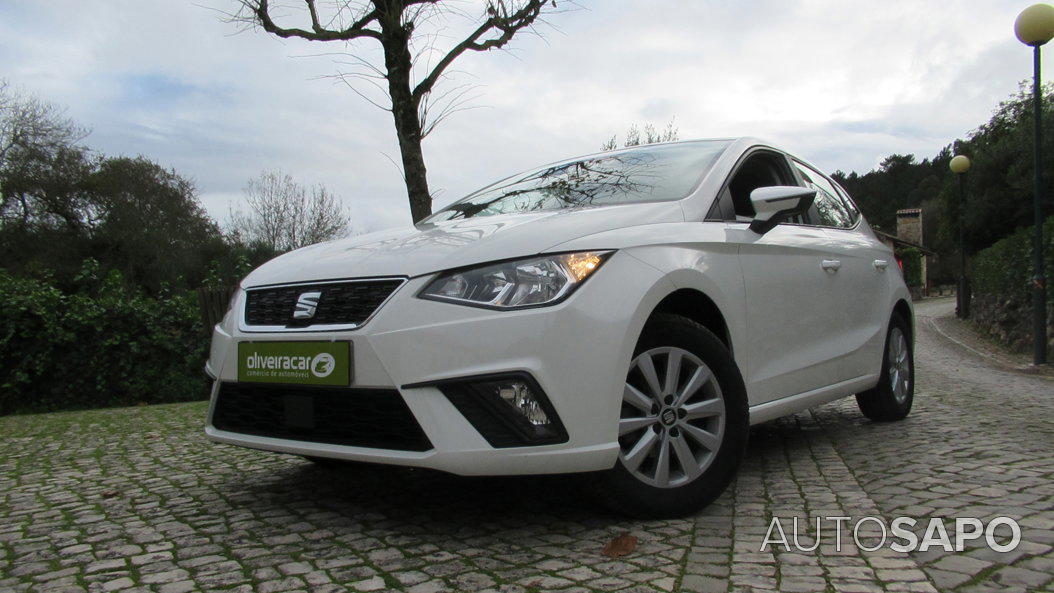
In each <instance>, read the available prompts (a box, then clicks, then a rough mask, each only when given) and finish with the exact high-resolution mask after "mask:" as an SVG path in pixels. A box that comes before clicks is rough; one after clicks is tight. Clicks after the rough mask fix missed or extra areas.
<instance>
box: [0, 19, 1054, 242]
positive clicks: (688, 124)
mask: <svg viewBox="0 0 1054 593" xmlns="http://www.w3.org/2000/svg"><path fill="white" fill-rule="evenodd" d="M579 3H580V5H581V6H582V7H583V9H582V10H578V11H575V12H570V13H564V14H558V15H555V16H553V17H551V19H550V20H551V23H552V27H545V26H543V27H542V28H541V29H540V31H541V32H542V33H543V34H544V39H543V38H539V37H537V36H527V35H525V36H522V37H520V38H517V39H515V40H514V41H513V42H512V44H511V46H510V48H511V51H508V52H491V53H488V54H474V55H470V56H468V57H467V58H466V59H464V60H462V61H460V62H459V63H458V64H457V66H456V68H457V69H458V70H459V71H460V73H459V74H457V75H456V77H455V78H454V80H453V81H452V82H446V83H445V84H447V85H457V84H461V83H474V84H477V85H478V87H477V90H478V94H479V98H478V99H477V100H476V101H475V102H474V105H476V106H478V108H477V109H473V110H470V111H465V112H461V113H458V114H456V115H454V116H453V118H451V119H449V120H448V121H447V122H445V123H444V125H443V126H442V127H440V128H439V129H438V130H437V131H436V132H435V133H434V134H433V135H432V136H429V137H428V138H427V140H426V141H425V147H424V148H425V158H426V162H427V164H428V169H429V180H430V184H431V188H432V190H433V192H435V193H437V194H438V197H437V204H445V203H447V202H450V201H452V200H454V199H455V198H457V197H460V196H462V195H464V194H466V193H468V192H469V191H472V190H474V189H476V188H478V187H480V186H482V185H485V184H487V183H489V182H490V181H493V180H495V179H497V178H500V177H503V176H505V175H508V174H511V173H514V172H516V171H519V170H522V169H526V168H530V167H532V166H534V165H539V164H543V163H545V162H548V161H552V160H556V159H559V158H562V157H567V156H573V155H576V154H584V153H590V152H595V151H597V150H598V149H599V148H600V145H601V143H602V142H603V141H604V140H605V139H607V138H608V137H610V136H611V135H612V134H614V133H618V134H619V135H620V136H622V135H623V133H624V131H625V129H626V128H627V126H628V125H630V124H632V123H638V124H641V123H648V122H651V123H654V124H655V125H656V126H657V127H662V126H663V125H664V124H665V123H666V122H668V121H669V120H671V119H672V118H676V126H677V128H679V131H680V136H681V138H682V139H686V138H702V137H718V136H740V135H754V136H761V137H763V138H766V139H770V140H772V141H773V142H776V143H778V144H779V145H781V146H783V147H786V148H787V149H789V150H791V151H792V152H796V153H798V154H800V155H802V156H804V157H805V158H807V159H810V160H812V161H814V162H815V163H817V164H818V165H820V166H821V167H822V168H824V169H826V170H827V171H834V170H836V169H841V170H844V171H852V170H855V171H859V172H864V171H867V170H870V169H872V168H873V167H874V166H875V165H876V164H877V163H878V162H879V161H880V160H881V159H882V157H883V156H885V155H888V154H890V153H915V154H916V155H919V156H920V157H922V156H932V155H933V154H935V153H936V152H937V151H938V150H939V149H940V148H941V147H942V146H944V145H946V144H948V143H949V142H951V141H952V140H954V139H956V138H961V137H964V136H965V135H966V134H967V133H969V131H970V130H972V129H974V128H976V127H977V125H978V124H980V123H982V122H984V121H986V120H987V119H988V117H989V116H990V114H991V112H992V110H993V109H994V108H995V106H996V105H997V104H998V103H999V101H1001V100H1002V99H1004V98H1006V97H1007V96H1008V95H1010V94H1011V93H1012V92H1013V91H1014V90H1015V89H1016V88H1017V85H1018V82H1019V81H1021V80H1023V79H1025V78H1027V77H1028V76H1030V73H1031V58H1030V55H1029V49H1028V48H1026V47H1025V46H1022V45H1021V44H1020V43H1018V41H1017V40H1016V39H1015V38H1014V35H1013V21H1014V18H1015V17H1016V15H1017V13H1018V12H1020V10H1022V9H1023V8H1025V7H1026V6H1027V5H1028V4H1029V2H1021V1H1011V0H962V1H955V0H942V1H940V2H934V1H931V0H905V1H896V0H885V1H883V2H873V1H862V0H861V1H858V0H803V1H795V0H780V1H775V0H756V1H753V0H579ZM234 4H235V0H198V1H196V2H190V1H187V0H92V1H91V2H83V1H82V0H47V1H40V0H0V64H3V67H2V68H0V77H4V78H7V79H8V81H9V82H10V83H12V84H13V85H15V86H16V87H17V88H19V89H21V90H23V91H25V92H27V93H30V94H34V95H37V96H39V97H40V98H43V99H46V100H48V101H51V102H53V103H55V104H58V105H61V106H64V107H65V108H67V110H68V114H69V115H70V116H71V117H73V118H74V119H75V120H77V121H78V122H80V123H81V124H83V125H85V126H87V127H89V128H90V129H91V130H92V133H91V136H89V138H88V139H87V141H86V142H87V144H88V145H89V146H91V147H92V148H94V149H96V150H98V151H100V152H102V153H105V154H109V155H132V156H134V155H137V154H142V155H145V156H147V157H149V158H151V159H153V160H155V161H157V162H159V163H161V164H162V165H164V166H166V167H173V168H175V169H176V170H177V171H179V172H180V173H181V174H183V175H184V176H186V177H189V178H191V179H193V180H194V181H195V182H196V184H197V186H198V188H199V190H200V193H201V199H202V201H203V203H204V204H205V206H206V208H207V209H208V210H209V212H210V213H212V215H213V216H215V217H216V218H218V219H220V220H223V219H225V218H226V217H227V213H228V210H229V207H230V205H231V204H234V205H235V206H236V205H237V203H238V201H239V200H240V199H241V191H242V188H243V187H244V185H245V182H246V180H247V179H248V178H249V177H251V176H254V175H256V174H258V173H259V172H260V171H261V170H263V169H279V168H280V169H282V170H283V171H285V172H287V173H290V174H292V175H293V176H294V177H296V178H297V179H298V180H300V181H302V182H305V183H316V182H322V183H324V184H325V185H326V186H327V187H328V188H330V189H331V190H333V191H334V192H335V193H337V194H338V195H339V196H341V197H342V198H343V199H344V201H345V202H346V203H347V204H348V205H349V207H350V208H351V209H352V214H353V217H354V219H355V221H356V222H355V225H356V229H357V230H359V231H366V230H377V229H382V228H387V227H392V226H399V225H405V224H409V208H408V206H407V205H406V198H405V190H404V188H403V185H402V180H401V177H400V173H399V171H398V169H397V168H396V167H395V166H394V165H393V164H392V162H391V161H390V160H389V157H390V158H392V159H395V160H398V149H397V147H396V143H395V134H394V129H393V127H392V124H391V115H390V114H389V113H387V112H384V111H381V110H379V109H377V108H376V107H373V106H372V105H370V104H369V103H367V102H365V101H364V100H362V99H360V98H359V97H358V96H356V95H355V94H354V93H353V92H351V91H350V90H349V89H348V88H347V87H345V86H343V85H342V84H339V83H337V82H335V81H334V80H333V79H332V78H327V75H332V74H334V73H335V72H337V71H338V70H340V69H341V68H342V67H341V66H340V65H339V64H336V63H335V61H340V60H344V59H346V58H341V57H340V56H339V55H337V56H334V55H321V54H324V53H330V54H333V53H337V54H339V53H340V52H343V51H347V50H351V51H356V50H358V49H359V48H363V49H365V50H366V51H367V52H372V51H373V47H372V46H371V45H370V44H371V43H374V42H373V41H372V40H364V41H362V42H359V44H357V45H353V46H351V47H350V48H345V47H344V46H338V45H332V44H318V43H308V42H297V41H283V40H279V39H277V38H274V37H272V36H269V35H267V34H265V33H263V32H260V31H256V32H253V31H246V32H242V33H238V32H237V31H238V28H237V27H236V26H234V25H232V24H230V23H226V22H224V21H223V20H222V18H221V15H219V14H218V13H217V12H216V11H215V10H210V7H211V8H213V9H232V8H233V7H234ZM476 4H477V2H475V1H474V0H467V1H466V2H463V3H462V4H461V6H462V7H463V8H464V9H465V10H467V11H469V12H470V13H473V14H475V13H477V12H478V10H477V9H476V8H475V5H476ZM561 6H562V4H561ZM467 24H468V23H467V22H464V21H457V20H454V21H451V22H448V23H446V26H447V27H448V28H447V29H446V31H445V33H446V34H447V35H448V36H450V37H452V36H454V35H456V34H457V33H458V32H459V31H461V30H463V28H464V27H465V26H467ZM450 42H451V39H445V40H441V43H450ZM369 55H375V54H373V53H369ZM1050 60H1054V55H1051V57H1050V58H1049V60H1048V62H1049V61H1050ZM345 69H346V68H345ZM1044 70H1045V76H1046V77H1049V76H1050V75H1051V73H1054V70H1047V69H1046V68H1045V69H1044ZM386 155H387V156H386Z"/></svg>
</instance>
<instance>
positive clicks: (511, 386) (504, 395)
mask: <svg viewBox="0 0 1054 593" xmlns="http://www.w3.org/2000/svg"><path fill="white" fill-rule="evenodd" d="M496 390H497V393H498V397H500V398H501V400H502V401H504V402H505V403H507V404H509V405H510V406H512V409H513V410H516V412H517V413H518V414H519V415H521V416H523V417H524V418H526V419H527V421H528V422H530V423H531V425H532V426H544V425H546V424H549V416H547V415H546V414H545V410H543V409H542V404H541V403H540V402H539V401H538V399H537V398H535V397H534V394H533V393H531V388H530V387H528V386H527V384H526V383H523V382H522V381H509V382H502V383H498V384H497V385H496Z"/></svg>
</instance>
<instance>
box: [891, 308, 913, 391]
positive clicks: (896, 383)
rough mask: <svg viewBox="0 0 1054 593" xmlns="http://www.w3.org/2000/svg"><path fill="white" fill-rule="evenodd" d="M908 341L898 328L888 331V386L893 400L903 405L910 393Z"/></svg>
mask: <svg viewBox="0 0 1054 593" xmlns="http://www.w3.org/2000/svg"><path fill="white" fill-rule="evenodd" d="M908 354H909V352H908V339H907V337H906V336H905V335H904V332H903V331H901V329H900V328H899V327H893V328H892V329H891V330H890V331H889V353H888V354H887V356H888V358H889V386H890V388H891V389H892V391H893V398H894V399H896V400H897V403H900V404H903V403H904V401H905V400H906V399H907V398H908V393H910V392H911V357H910V356H908Z"/></svg>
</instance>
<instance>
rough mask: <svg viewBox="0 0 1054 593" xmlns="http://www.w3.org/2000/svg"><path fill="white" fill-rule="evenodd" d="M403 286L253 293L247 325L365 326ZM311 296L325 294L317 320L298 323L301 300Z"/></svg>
mask: <svg viewBox="0 0 1054 593" xmlns="http://www.w3.org/2000/svg"><path fill="white" fill-rule="evenodd" d="M402 283H403V281H402V280H368V281H358V282H334V283H323V284H299V285H296V286H277V287H274V288H257V289H249V290H248V291H247V292H246V303H245V323H246V324H247V325H250V326H254V325H255V326H281V327H308V326H312V325H361V324H362V322H364V321H366V319H368V318H369V317H370V315H373V312H374V311H376V310H377V307H380V306H381V303H383V302H384V300H385V299H387V298H388V296H389V295H391V294H392V292H393V291H394V290H395V289H396V288H398V286H399V285H400V284H402ZM310 292H319V293H321V295H320V296H319V299H318V305H317V307H316V308H315V314H314V316H312V317H310V318H307V319H294V318H293V312H294V311H295V310H296V303H297V300H298V299H299V298H300V295H302V294H304V293H310Z"/></svg>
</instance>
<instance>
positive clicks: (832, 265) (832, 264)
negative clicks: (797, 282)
mask: <svg viewBox="0 0 1054 593" xmlns="http://www.w3.org/2000/svg"><path fill="white" fill-rule="evenodd" d="M820 267H821V268H823V269H824V270H826V271H828V272H837V271H838V269H839V268H841V267H842V262H840V261H838V260H836V259H825V260H823V261H822V262H820Z"/></svg>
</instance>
